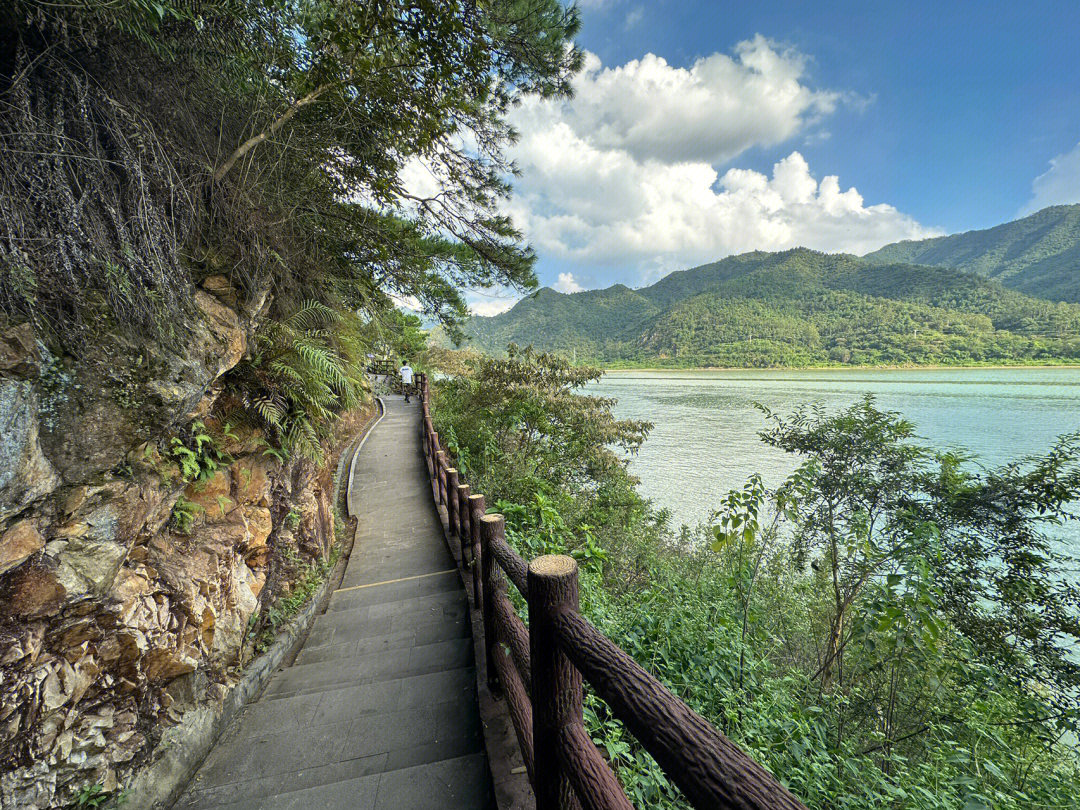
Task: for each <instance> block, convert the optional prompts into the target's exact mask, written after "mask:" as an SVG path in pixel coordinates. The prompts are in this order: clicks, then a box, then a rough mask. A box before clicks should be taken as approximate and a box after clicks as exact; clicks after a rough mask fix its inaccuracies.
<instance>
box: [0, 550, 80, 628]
mask: <svg viewBox="0 0 1080 810" xmlns="http://www.w3.org/2000/svg"><path fill="white" fill-rule="evenodd" d="M4 586H5V587H4V588H3V589H2V591H0V600H2V603H4V604H6V606H7V607H8V609H9V610H10V612H11V614H13V615H15V616H22V617H30V616H47V615H52V614H54V613H56V612H57V611H58V610H59V609H60V605H61V604H63V601H64V598H65V597H66V596H67V590H66V589H65V588H64V586H63V585H61V584H60V581H59V579H58V577H57V574H56V566H55V564H53V563H51V562H50V561H41V562H29V563H27V564H26V565H22V566H19V567H18V568H16V569H15V570H14V571H11V572H10V573H9V574H8V575H7V579H6V581H5V583H4Z"/></svg>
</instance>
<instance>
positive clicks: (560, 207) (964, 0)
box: [468, 0, 1080, 315]
mask: <svg viewBox="0 0 1080 810" xmlns="http://www.w3.org/2000/svg"><path fill="white" fill-rule="evenodd" d="M579 6H580V9H581V13H582V30H581V32H580V34H579V35H578V38H577V45H578V47H579V48H581V49H582V50H583V51H584V52H585V68H584V70H583V71H582V73H581V74H580V75H579V76H578V77H577V78H576V80H575V81H574V86H575V96H574V98H572V99H569V100H565V101H558V102H541V101H537V100H528V101H526V102H525V103H524V104H523V105H522V106H521V107H520V108H518V109H516V110H514V111H513V113H512V122H513V124H514V125H515V126H516V127H517V129H518V130H519V132H520V134H521V138H520V141H519V142H518V144H517V145H516V146H515V147H513V149H512V150H511V154H512V156H513V158H514V160H515V161H516V163H517V166H518V168H519V170H520V173H521V174H520V176H519V177H518V178H516V180H515V188H514V196H513V198H512V200H511V201H510V202H509V203H508V204H507V206H506V208H507V211H508V212H509V213H510V214H511V215H512V216H513V217H514V219H515V221H516V223H517V224H518V226H519V227H520V228H521V229H522V231H523V232H524V234H525V236H526V238H527V240H528V241H529V242H530V243H531V244H532V245H533V247H534V248H535V250H536V251H537V254H538V256H539V261H538V262H537V266H536V270H537V275H538V278H539V280H540V283H541V284H542V285H545V286H551V287H554V288H555V289H557V290H560V291H562V292H575V291H577V290H581V289H592V288H601V287H608V286H610V285H612V284H615V283H622V284H626V285H627V286H629V287H640V286H644V285H647V284H649V283H652V282H653V281H656V280H657V279H659V278H661V277H662V276H663V275H665V274H667V273H669V272H671V271H673V270H678V269H684V268H686V267H692V266H694V265H697V264H702V263H705V262H709V261H715V260H717V259H720V258H723V257H724V256H728V255H731V254H735V253H742V252H745V251H748V250H783V249H787V248H790V247H796V246H805V247H810V248H814V249H817V250H827V251H844V252H851V253H857V254H862V253H866V252H869V251H870V250H874V249H876V248H878V247H880V246H881V245H884V244H887V243H889V242H893V241H896V240H899V239H918V238H923V237H927V236H935V235H940V234H943V233H956V232H960V231H966V230H972V229H976V228H986V227H991V226H993V225H996V224H999V223H1001V222H1006V221H1008V220H1011V219H1015V218H1017V217H1019V216H1023V215H1026V214H1028V213H1031V212H1033V211H1035V210H1038V209H1039V208H1042V207H1045V206H1047V205H1055V204H1060V203H1073V202H1080V44H1078V40H1077V33H1078V32H1080V2H1077V0H1071V1H1069V2H1055V3H1050V2H1038V0H1034V1H1033V0H1025V2H1023V3H1017V2H990V1H988V0H983V1H981V2H976V1H975V0H970V1H968V0H946V2H942V0H937V2H923V0H906V1H905V2H888V3H886V2H880V3H867V2H865V0H864V1H863V2H851V3H848V2H811V1H809V0H808V1H806V2H799V1H798V0H787V2H765V1H764V0H763V1H762V2H756V3H733V2H715V0H652V1H651V2H646V1H645V0H580V2H579ZM468 297H469V300H470V304H471V308H472V310H473V312H474V313H476V314H481V315H491V314H495V313H497V312H499V311H503V310H505V309H508V308H509V307H510V306H512V304H513V302H514V301H515V300H516V298H517V297H518V296H517V295H516V294H514V293H512V292H510V291H495V292H488V293H484V294H482V293H478V292H474V293H471V294H470V295H469V296H468Z"/></svg>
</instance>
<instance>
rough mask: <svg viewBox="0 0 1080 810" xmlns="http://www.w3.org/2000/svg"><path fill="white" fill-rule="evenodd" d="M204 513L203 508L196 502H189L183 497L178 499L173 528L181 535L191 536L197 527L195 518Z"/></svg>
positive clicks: (173, 515)
mask: <svg viewBox="0 0 1080 810" xmlns="http://www.w3.org/2000/svg"><path fill="white" fill-rule="evenodd" d="M202 511H203V508H202V507H201V506H199V505H198V504H197V503H195V502H194V501H189V500H188V499H187V498H185V497H184V496H183V495H181V496H180V497H179V498H177V499H176V504H175V505H174V506H173V510H172V518H171V520H172V524H173V528H174V529H176V531H177V532H178V533H180V534H184V535H188V534H191V529H192V527H193V526H194V525H195V518H196V517H198V515H199V513H200V512H202Z"/></svg>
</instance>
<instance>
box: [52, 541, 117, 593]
mask: <svg viewBox="0 0 1080 810" xmlns="http://www.w3.org/2000/svg"><path fill="white" fill-rule="evenodd" d="M87 525H88V524H81V525H80V526H79V529H81V528H82V526H87ZM89 527H90V530H89V531H87V532H86V533H84V534H81V535H79V534H76V535H74V536H72V535H68V536H67V539H66V540H65V541H61V542H59V543H57V544H56V549H55V552H54V550H53V548H52V546H53V544H52V543H50V548H49V552H50V554H51V555H52V556H55V558H56V561H57V563H58V568H57V579H58V581H59V582H60V584H61V586H63V588H64V590H65V591H66V592H67V595H68V597H69V598H71V597H76V596H82V595H84V594H85V595H91V596H104V595H105V593H106V592H107V591H108V590H109V588H110V587H112V584H113V580H114V579H115V578H116V573H117V571H119V570H120V564H121V563H123V561H124V557H125V556H127V549H126V548H125V547H124V546H122V545H120V544H119V543H117V542H114V541H113V540H111V539H108V538H107V537H106V536H102V535H100V534H97V533H96V530H99V531H102V532H103V533H106V534H107V533H108V531H110V530H113V531H114V530H115V523H111V524H104V525H101V524H98V525H96V526H95V525H94V524H89ZM113 536H115V534H113Z"/></svg>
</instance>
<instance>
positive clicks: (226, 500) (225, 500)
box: [217, 495, 233, 517]
mask: <svg viewBox="0 0 1080 810" xmlns="http://www.w3.org/2000/svg"><path fill="white" fill-rule="evenodd" d="M232 502H233V501H232V498H230V497H228V496H227V495H218V496H217V505H218V509H220V510H221V516H222V517H225V507H226V506H227V505H229V504H231V503H232Z"/></svg>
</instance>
